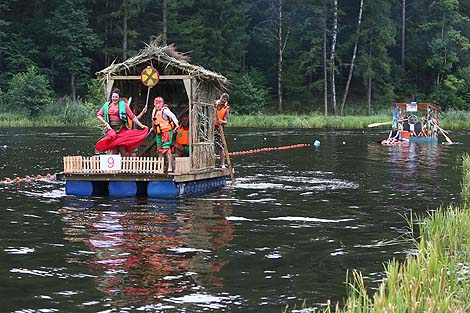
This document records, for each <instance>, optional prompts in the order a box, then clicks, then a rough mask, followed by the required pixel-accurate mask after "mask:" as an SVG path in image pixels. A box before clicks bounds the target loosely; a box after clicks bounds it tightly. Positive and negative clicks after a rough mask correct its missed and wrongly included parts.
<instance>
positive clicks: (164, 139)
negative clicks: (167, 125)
mask: <svg viewBox="0 0 470 313" xmlns="http://www.w3.org/2000/svg"><path fill="white" fill-rule="evenodd" d="M168 140H170V133H169V132H163V134H162V142H167V141H168Z"/></svg>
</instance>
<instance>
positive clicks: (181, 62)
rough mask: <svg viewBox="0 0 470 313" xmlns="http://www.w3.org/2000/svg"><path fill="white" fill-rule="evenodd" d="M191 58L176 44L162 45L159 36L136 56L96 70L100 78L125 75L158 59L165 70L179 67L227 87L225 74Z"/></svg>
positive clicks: (188, 73)
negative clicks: (199, 64) (197, 63)
mask: <svg viewBox="0 0 470 313" xmlns="http://www.w3.org/2000/svg"><path fill="white" fill-rule="evenodd" d="M189 59H190V58H189V56H188V55H185V54H182V53H180V52H177V51H176V48H175V45H174V44H171V45H166V46H162V45H161V37H160V36H158V37H156V38H154V39H152V40H151V41H150V43H149V44H145V48H144V49H142V50H140V51H139V53H138V54H137V55H136V56H134V57H131V58H129V59H127V60H125V61H124V62H122V63H115V62H113V63H112V64H111V65H109V66H108V67H106V68H105V69H103V70H101V71H99V72H96V75H97V76H98V78H101V79H106V78H107V77H108V76H113V75H123V72H124V73H129V72H135V71H136V70H135V69H134V70H133V68H135V67H136V66H138V65H141V64H145V63H149V62H151V61H157V62H158V64H160V65H162V67H163V68H164V69H165V70H166V69H167V68H168V67H169V68H173V69H177V70H179V71H180V72H181V74H183V75H191V76H193V77H196V78H198V79H201V80H204V81H208V82H211V83H212V84H215V85H216V87H217V88H219V89H221V90H225V89H226V87H225V85H227V83H228V79H227V78H226V77H225V76H223V75H221V74H219V73H215V72H212V71H210V70H207V69H205V68H203V67H202V66H197V65H193V64H190V63H189V62H188V61H189ZM139 74H140V73H139ZM134 75H135V74H134ZM162 75H163V74H162Z"/></svg>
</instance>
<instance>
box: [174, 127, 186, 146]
mask: <svg viewBox="0 0 470 313" xmlns="http://www.w3.org/2000/svg"><path fill="white" fill-rule="evenodd" d="M176 143H177V144H180V145H186V146H189V129H184V128H183V126H180V127H178V131H177V133H176Z"/></svg>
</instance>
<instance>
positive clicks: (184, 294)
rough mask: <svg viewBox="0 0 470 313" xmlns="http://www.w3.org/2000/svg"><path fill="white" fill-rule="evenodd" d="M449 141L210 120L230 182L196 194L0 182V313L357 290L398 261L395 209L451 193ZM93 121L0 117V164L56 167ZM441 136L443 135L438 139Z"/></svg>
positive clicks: (212, 303) (398, 213)
mask: <svg viewBox="0 0 470 313" xmlns="http://www.w3.org/2000/svg"><path fill="white" fill-rule="evenodd" d="M449 135H450V137H451V138H452V139H453V140H454V141H457V142H460V143H461V144H456V145H445V144H434V145H432V144H411V145H409V146H408V147H398V146H396V147H383V146H381V145H379V144H377V143H376V142H377V141H379V140H381V139H383V138H385V137H386V136H387V132H386V131H384V130H373V131H370V130H367V131H365V132H364V131H360V130H354V131H326V130H305V129H294V130H265V129H236V128H228V129H227V130H226V136H227V142H228V146H229V149H230V150H231V151H242V150H250V149H255V148H262V147H275V146H285V145H293V144H297V143H312V142H313V141H314V140H319V141H320V142H321V146H320V147H318V148H314V147H305V148H299V149H289V150H282V151H271V152H262V153H256V154H248V155H242V156H233V157H232V162H233V164H234V167H235V170H236V182H237V186H236V188H231V187H230V179H228V180H227V187H225V188H224V189H222V190H220V191H218V192H216V193H212V194H208V195H204V196H201V197H197V198H189V199H179V200H175V201H158V200H152V199H146V198H130V199H118V198H108V197H93V198H80V197H75V196H66V195H65V185H64V182H60V181H54V180H49V179H41V180H35V179H33V180H31V181H25V180H22V181H21V182H20V183H8V184H7V183H0V189H1V194H0V212H1V215H0V234H1V236H0V281H1V284H0V307H1V311H2V312H134V311H151V312H163V311H165V312H203V311H204V312H207V311H209V312H211V311H212V312H281V311H282V309H283V308H284V307H285V306H286V304H288V305H289V306H290V307H291V308H292V307H294V306H297V308H299V307H300V306H301V305H302V303H303V302H304V300H305V301H306V303H307V305H308V306H309V307H317V308H319V307H321V306H322V305H323V304H324V303H326V301H327V300H328V299H331V301H332V302H333V303H335V302H336V301H338V300H341V299H343V298H344V296H345V293H346V292H345V291H346V289H345V284H344V282H345V278H346V272H347V271H348V270H349V271H351V270H353V269H357V270H360V271H362V273H363V275H364V276H365V277H366V279H367V281H368V282H369V283H370V286H371V288H374V287H375V286H377V284H378V283H379V282H380V281H381V279H382V278H383V263H384V262H386V261H387V260H390V259H392V258H398V259H403V258H404V257H405V255H406V254H407V253H409V250H410V249H411V248H412V246H411V244H410V243H409V242H407V241H406V240H405V239H406V236H407V234H408V226H407V221H406V216H409V215H410V214H411V213H416V214H419V215H423V214H425V213H426V212H427V211H429V210H433V209H436V208H438V207H440V206H445V205H447V204H449V203H458V202H459V201H460V189H461V185H460V182H461V177H462V174H461V170H462V169H461V165H462V154H463V153H465V152H466V151H468V145H469V144H470V140H468V139H467V138H468V134H467V133H464V132H452V133H450V134H449ZM98 136H99V130H98V129H97V128H95V129H91V128H90V129H79V128H72V129H71V128H36V129H35V128H28V129H23V128H15V129H11V128H9V129H1V130H0V169H1V171H0V173H1V179H2V181H3V180H4V179H5V177H9V178H14V177H16V176H19V177H25V175H30V176H35V175H37V174H41V175H43V176H45V175H46V174H47V173H55V172H59V171H61V170H62V157H63V156H65V155H92V154H93V153H94V149H93V144H94V142H95V141H96V140H97V139H98ZM441 141H443V139H442V140H441Z"/></svg>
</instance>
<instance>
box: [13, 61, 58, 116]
mask: <svg viewBox="0 0 470 313" xmlns="http://www.w3.org/2000/svg"><path fill="white" fill-rule="evenodd" d="M51 95H52V91H51V88H50V86H49V81H48V80H47V78H46V76H45V75H43V74H41V73H40V72H39V70H38V69H37V67H35V66H31V67H29V68H28V70H27V71H26V72H20V73H17V74H15V75H14V76H13V78H12V79H11V80H10V81H9V82H8V91H7V92H6V96H5V97H4V98H5V102H6V107H8V108H9V109H10V110H12V111H14V112H25V113H28V114H29V115H30V116H35V115H38V114H39V113H40V112H41V110H42V109H43V108H44V107H46V106H47V105H49V104H51V103H52V96H51Z"/></svg>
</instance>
